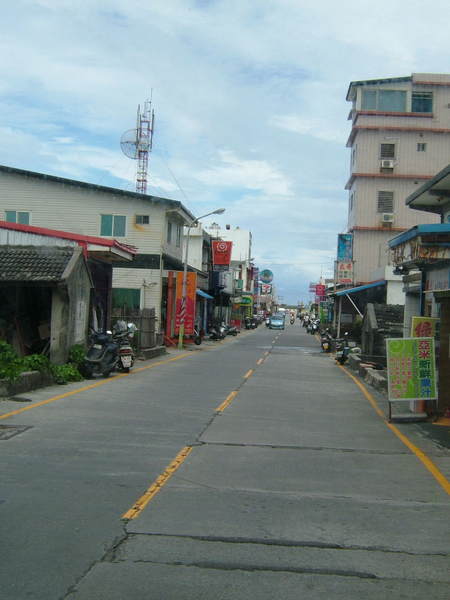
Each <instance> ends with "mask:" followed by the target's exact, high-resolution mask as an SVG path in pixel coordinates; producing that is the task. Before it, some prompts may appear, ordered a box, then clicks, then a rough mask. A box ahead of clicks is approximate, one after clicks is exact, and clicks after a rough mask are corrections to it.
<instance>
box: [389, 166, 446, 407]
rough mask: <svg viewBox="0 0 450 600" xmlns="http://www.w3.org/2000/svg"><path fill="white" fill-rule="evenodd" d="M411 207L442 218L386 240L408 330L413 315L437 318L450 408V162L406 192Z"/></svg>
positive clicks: (442, 399) (442, 393)
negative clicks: (398, 275) (398, 279)
mask: <svg viewBox="0 0 450 600" xmlns="http://www.w3.org/2000/svg"><path fill="white" fill-rule="evenodd" d="M406 205H407V206H409V208H412V209H415V210H421V211H427V212H430V213H434V214H435V215H438V216H439V217H440V221H441V222H440V223H437V224H423V225H416V226H415V227H412V228H411V229H409V230H408V231H406V232H404V233H402V234H400V235H398V236H396V237H395V238H393V239H392V240H390V242H389V246H390V249H391V252H392V261H393V264H394V265H395V267H396V270H397V272H398V273H401V274H402V275H403V282H404V289H405V293H406V301H405V322H404V329H405V333H406V335H408V332H409V331H410V330H411V321H412V317H413V316H423V317H436V318H439V319H440V333H439V336H438V340H437V341H438V345H437V346H438V347H437V353H438V366H439V402H438V410H439V412H440V413H448V412H450V358H449V357H450V165H448V166H447V167H446V168H445V169H443V170H442V171H440V172H439V173H438V174H437V175H436V176H435V177H433V178H432V179H430V181H427V182H426V183H425V184H423V185H422V186H421V187H420V188H419V189H418V190H417V191H416V192H414V193H413V194H411V195H410V196H408V198H407V199H406Z"/></svg>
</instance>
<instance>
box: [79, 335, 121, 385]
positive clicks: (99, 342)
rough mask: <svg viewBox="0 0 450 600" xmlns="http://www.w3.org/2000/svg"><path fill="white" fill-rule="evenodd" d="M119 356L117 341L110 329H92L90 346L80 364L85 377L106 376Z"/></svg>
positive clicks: (112, 369)
mask: <svg viewBox="0 0 450 600" xmlns="http://www.w3.org/2000/svg"><path fill="white" fill-rule="evenodd" d="M118 357H119V343H118V342H116V341H115V340H114V339H113V334H112V331H92V333H91V336H90V346H89V348H88V350H87V353H86V356H85V358H84V362H83V364H82V366H81V371H82V374H83V375H84V376H85V377H87V378H88V379H89V378H90V377H93V376H94V375H103V377H108V376H109V374H110V373H111V372H112V371H114V369H115V367H116V364H117V361H118Z"/></svg>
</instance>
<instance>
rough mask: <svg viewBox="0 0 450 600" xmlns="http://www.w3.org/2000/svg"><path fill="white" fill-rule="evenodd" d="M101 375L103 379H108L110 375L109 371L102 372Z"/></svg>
mask: <svg viewBox="0 0 450 600" xmlns="http://www.w3.org/2000/svg"><path fill="white" fill-rule="evenodd" d="M102 375H103V377H109V376H110V375H111V371H110V370H108V371H103V373H102Z"/></svg>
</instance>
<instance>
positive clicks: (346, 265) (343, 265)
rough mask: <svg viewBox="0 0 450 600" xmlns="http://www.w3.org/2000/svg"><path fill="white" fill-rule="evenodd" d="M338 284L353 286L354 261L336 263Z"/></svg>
mask: <svg viewBox="0 0 450 600" xmlns="http://www.w3.org/2000/svg"><path fill="white" fill-rule="evenodd" d="M336 283H345V284H353V262H352V261H340V260H338V261H336Z"/></svg>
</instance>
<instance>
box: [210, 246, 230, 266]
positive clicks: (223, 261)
mask: <svg viewBox="0 0 450 600" xmlns="http://www.w3.org/2000/svg"><path fill="white" fill-rule="evenodd" d="M232 247H233V242H223V241H221V240H219V241H217V240H214V241H213V242H212V252H213V265H214V268H215V269H216V267H220V268H228V267H229V266H230V261H231V250H232ZM219 270H220V269H219Z"/></svg>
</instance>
